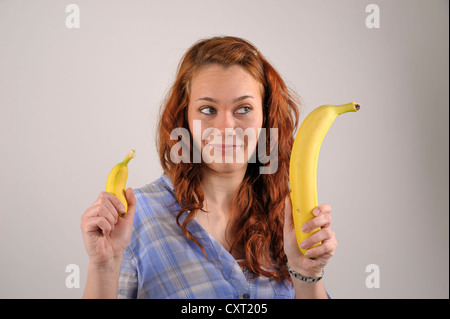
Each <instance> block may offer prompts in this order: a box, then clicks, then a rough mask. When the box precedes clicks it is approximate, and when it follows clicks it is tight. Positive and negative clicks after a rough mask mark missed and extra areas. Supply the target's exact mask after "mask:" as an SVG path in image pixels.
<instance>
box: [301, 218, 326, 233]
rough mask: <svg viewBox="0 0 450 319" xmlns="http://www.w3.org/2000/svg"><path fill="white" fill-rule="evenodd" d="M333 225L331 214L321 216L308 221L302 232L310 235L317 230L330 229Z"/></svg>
mask: <svg viewBox="0 0 450 319" xmlns="http://www.w3.org/2000/svg"><path fill="white" fill-rule="evenodd" d="M330 225H331V215H330V214H324V213H322V214H320V215H319V216H317V217H314V218H313V219H311V220H309V221H307V222H306V223H304V224H303V226H302V231H303V232H305V233H308V232H310V231H312V230H314V229H316V228H319V227H321V228H323V227H330Z"/></svg>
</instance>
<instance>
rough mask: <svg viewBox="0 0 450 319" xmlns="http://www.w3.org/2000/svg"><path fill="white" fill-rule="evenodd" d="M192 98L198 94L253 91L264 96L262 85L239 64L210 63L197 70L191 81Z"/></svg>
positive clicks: (226, 93)
mask: <svg viewBox="0 0 450 319" xmlns="http://www.w3.org/2000/svg"><path fill="white" fill-rule="evenodd" d="M190 84H191V85H190V93H191V94H190V95H191V98H193V97H195V96H197V95H204V94H214V95H219V96H220V95H230V94H243V93H247V94H248V93H253V94H255V95H258V94H257V93H256V92H258V93H260V94H259V95H260V96H262V85H261V83H259V82H258V81H257V80H256V79H255V78H254V77H253V76H252V75H251V74H250V73H249V72H248V71H247V70H245V69H244V68H243V67H241V66H239V65H233V66H229V67H224V66H221V65H219V64H210V65H206V66H203V67H201V68H200V69H199V70H197V71H196V72H195V73H194V75H193V77H192V80H191V83H190Z"/></svg>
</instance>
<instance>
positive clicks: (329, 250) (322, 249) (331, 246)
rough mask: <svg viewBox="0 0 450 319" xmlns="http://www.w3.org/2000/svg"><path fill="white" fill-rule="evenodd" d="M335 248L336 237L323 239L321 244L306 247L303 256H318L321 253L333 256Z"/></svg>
mask: <svg viewBox="0 0 450 319" xmlns="http://www.w3.org/2000/svg"><path fill="white" fill-rule="evenodd" d="M336 248H337V241H336V238H334V237H333V238H332V239H329V240H326V241H323V242H322V244H321V245H319V246H316V247H313V248H311V249H308V250H307V251H306V252H305V256H307V257H314V258H319V257H321V256H323V255H329V256H333V255H334V252H335V251H336Z"/></svg>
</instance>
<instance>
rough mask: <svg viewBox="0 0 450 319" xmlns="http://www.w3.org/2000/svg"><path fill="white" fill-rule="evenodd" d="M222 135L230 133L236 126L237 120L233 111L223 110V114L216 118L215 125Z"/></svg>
mask: <svg viewBox="0 0 450 319" xmlns="http://www.w3.org/2000/svg"><path fill="white" fill-rule="evenodd" d="M214 126H215V127H216V128H217V129H218V130H219V131H220V134H222V136H226V135H230V134H231V132H233V131H234V129H235V128H236V121H235V118H234V116H233V113H232V112H223V113H222V114H221V116H218V117H217V118H216V123H215V125H214Z"/></svg>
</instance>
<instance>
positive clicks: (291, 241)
mask: <svg viewBox="0 0 450 319" xmlns="http://www.w3.org/2000/svg"><path fill="white" fill-rule="evenodd" d="M285 202H286V205H285V210H284V216H285V217H284V252H285V253H286V257H287V259H288V262H289V266H290V267H291V268H292V269H294V270H296V271H298V272H300V273H301V274H302V275H304V276H310V277H317V276H319V275H320V274H321V273H322V270H323V269H324V268H325V266H326V265H327V263H328V262H329V260H330V259H331V257H333V255H334V252H335V250H336V248H337V241H336V238H335V235H334V232H333V231H332V230H331V228H330V225H331V216H330V212H331V207H330V206H329V205H327V204H322V205H319V206H317V207H316V209H315V210H314V212H313V214H314V216H315V217H314V218H313V219H311V220H310V221H308V222H306V223H305V224H304V225H302V229H303V230H304V231H305V232H308V231H310V230H312V229H315V228H317V227H321V229H320V230H319V231H318V232H316V233H315V234H313V235H311V236H309V237H308V238H306V239H305V240H304V241H303V242H302V243H301V246H302V249H307V251H306V253H305V254H306V256H308V257H310V258H307V257H305V255H303V254H302V252H301V251H300V249H299V248H298V244H297V237H296V235H295V229H294V220H293V218H292V206H291V200H290V197H289V196H287V197H286V201H285ZM319 242H322V243H321V244H320V245H318V246H316V247H313V246H314V245H315V244H317V243H319ZM311 247H313V248H311ZM311 257H312V258H313V259H312V258H311Z"/></svg>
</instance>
